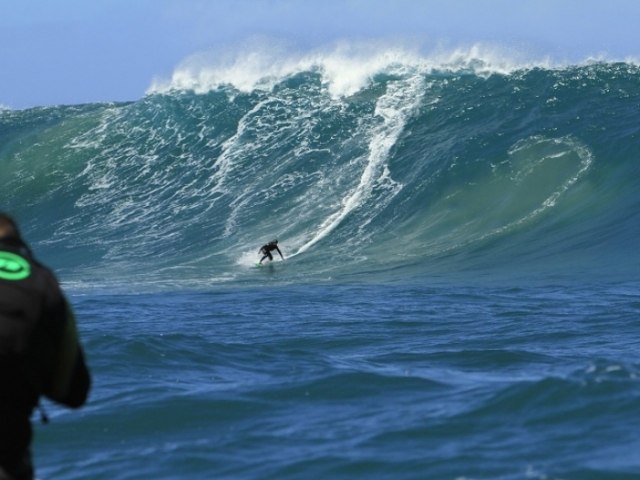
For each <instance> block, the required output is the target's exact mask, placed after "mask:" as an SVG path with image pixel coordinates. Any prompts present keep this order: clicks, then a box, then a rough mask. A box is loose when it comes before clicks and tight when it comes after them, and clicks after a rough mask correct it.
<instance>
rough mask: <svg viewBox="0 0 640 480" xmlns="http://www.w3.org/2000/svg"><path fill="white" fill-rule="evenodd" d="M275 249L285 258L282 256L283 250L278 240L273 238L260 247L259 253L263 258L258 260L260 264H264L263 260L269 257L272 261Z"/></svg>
mask: <svg viewBox="0 0 640 480" xmlns="http://www.w3.org/2000/svg"><path fill="white" fill-rule="evenodd" d="M274 250H275V251H277V252H278V253H279V254H280V258H282V260H284V257H283V256H282V252H281V251H280V249H279V248H278V240H272V241H270V242H269V243H267V244H266V245H263V246H262V247H261V248H260V250H259V253H261V254H262V258H261V259H260V261H259V262H258V265H262V262H263V260H264V259H265V258H268V259H269V261H272V260H273V255H271V252H273V251H274Z"/></svg>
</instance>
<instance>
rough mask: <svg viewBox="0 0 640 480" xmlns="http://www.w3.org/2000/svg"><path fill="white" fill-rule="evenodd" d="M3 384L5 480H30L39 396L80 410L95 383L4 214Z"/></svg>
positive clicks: (57, 304) (66, 308)
mask: <svg viewBox="0 0 640 480" xmlns="http://www.w3.org/2000/svg"><path fill="white" fill-rule="evenodd" d="M0 382H1V383H2V387H1V388H0V480H30V479H32V478H33V475H34V472H33V466H32V463H31V450H30V445H31V437H32V430H31V423H30V417H31V414H32V412H33V410H34V408H35V407H36V406H37V405H38V404H39V399H40V396H41V395H44V396H46V397H47V398H49V399H51V400H53V401H55V402H57V403H59V404H62V405H65V406H67V407H70V408H78V407H80V406H81V405H83V404H84V403H85V402H86V400H87V395H88V393H89V389H90V386H91V377H90V374H89V370H88V368H87V365H86V363H85V360H84V354H83V352H82V348H81V347H80V344H79V341H78V337H77V332H76V325H75V319H74V315H73V312H72V311H71V307H70V305H69V303H68V302H67V300H66V298H65V296H64V294H63V293H62V291H61V289H60V286H59V285H58V282H57V280H56V278H55V276H54V274H53V273H52V272H51V270H49V269H48V268H47V267H45V266H44V265H42V264H41V263H39V262H38V261H37V260H36V259H35V258H34V257H33V254H32V253H31V250H30V249H29V247H28V246H27V244H26V243H25V242H24V241H23V240H22V238H21V236H20V232H19V230H18V226H17V224H16V222H15V221H14V220H13V219H12V218H11V217H10V216H9V215H7V214H5V213H2V212H0ZM41 413H42V415H43V422H46V416H45V415H44V413H43V412H42V410H41Z"/></svg>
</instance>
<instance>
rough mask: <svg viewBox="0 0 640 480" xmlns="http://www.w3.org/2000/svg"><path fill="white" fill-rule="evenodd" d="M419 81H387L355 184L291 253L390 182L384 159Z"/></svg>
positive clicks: (417, 95) (418, 93)
mask: <svg viewBox="0 0 640 480" xmlns="http://www.w3.org/2000/svg"><path fill="white" fill-rule="evenodd" d="M422 85H423V83H422V79H421V78H420V77H419V76H414V77H412V78H410V79H408V80H398V81H395V82H390V83H389V84H388V85H387V91H386V92H385V94H384V95H382V96H381V97H380V98H379V99H378V102H377V104H376V110H375V114H376V115H377V116H380V117H382V118H383V120H384V121H383V123H382V124H381V125H380V126H379V127H377V128H376V129H375V131H374V132H373V135H372V138H371V141H370V142H369V154H368V157H367V163H366V166H365V168H364V170H363V171H362V174H361V176H360V181H359V182H358V185H357V186H356V187H355V188H354V189H353V190H352V191H351V192H350V193H349V194H348V195H347V196H345V197H344V199H343V200H342V205H341V206H340V208H339V209H338V210H337V211H336V212H334V213H333V214H332V215H330V216H329V217H328V218H326V219H325V221H324V222H323V223H322V224H321V225H320V226H319V228H318V229H317V230H316V232H315V233H314V235H313V237H312V238H311V239H310V240H308V241H307V242H306V243H304V244H303V245H302V246H301V247H300V248H299V249H298V250H297V251H296V252H295V253H294V254H292V255H291V256H295V255H298V254H299V253H303V252H305V251H307V250H308V249H309V248H311V247H312V246H313V245H315V244H316V243H318V242H319V241H320V240H322V239H323V238H325V237H326V236H327V235H329V233H331V232H332V231H333V230H334V229H335V228H336V227H337V226H338V225H340V223H341V222H342V221H343V220H344V219H345V218H346V217H347V216H348V215H349V214H350V213H351V212H353V211H354V210H355V209H357V208H358V207H360V206H361V205H362V204H363V203H364V202H366V200H367V199H368V198H369V196H370V195H371V192H372V190H373V188H374V186H375V184H376V182H378V181H386V182H387V183H389V182H393V180H392V179H391V178H390V176H389V170H388V168H387V167H386V161H387V159H388V157H389V151H390V150H391V148H392V147H393V145H394V144H395V143H396V141H397V139H398V137H399V136H400V133H401V132H402V130H403V128H404V126H405V124H406V121H407V119H408V118H409V116H410V115H411V113H412V111H413V109H414V108H415V107H416V106H417V105H418V104H420V102H421V99H422V92H423V91H424V90H423V89H422V88H421V87H422ZM393 183H395V182H393ZM395 185H396V188H392V189H391V192H390V193H391V195H390V197H393V196H394V195H395V194H396V193H397V192H398V191H399V190H400V189H401V188H402V187H401V185H399V184H395ZM388 200H390V198H388ZM379 203H380V202H379Z"/></svg>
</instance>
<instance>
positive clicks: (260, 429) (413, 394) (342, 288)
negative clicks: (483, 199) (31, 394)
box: [36, 284, 640, 479]
mask: <svg viewBox="0 0 640 480" xmlns="http://www.w3.org/2000/svg"><path fill="white" fill-rule="evenodd" d="M74 300H75V304H76V307H77V310H78V314H79V316H80V318H82V319H83V321H82V334H83V338H84V339H85V343H86V348H87V351H88V354H89V355H88V356H89V361H90V363H91V365H92V368H93V372H94V375H95V378H96V385H95V389H94V393H93V396H92V400H91V402H90V404H89V406H88V407H87V408H85V409H84V410H83V411H82V413H80V414H77V413H75V412H74V413H69V412H66V411H62V410H57V409H55V408H53V407H52V410H51V412H50V413H51V414H52V417H53V418H52V422H51V424H49V425H47V426H40V427H38V428H37V441H36V458H37V462H38V464H39V465H40V474H41V476H42V478H78V479H80V478H96V479H100V478H105V479H106V478H131V479H133V478H274V479H275V478H278V479H282V478H345V479H347V478H406V479H418V478H438V479H439V478H442V479H456V478H492V479H503V478H504V479H513V478H537V479H538V478H539V479H542V478H563V479H566V478H575V479H600V478H601V479H626V478H629V479H630V478H635V477H637V474H638V472H639V471H640V470H639V469H640V463H639V461H638V456H637V455H636V452H637V449H638V446H639V445H638V439H637V438H638V437H637V429H636V426H637V424H638V421H639V420H640V401H639V400H640V382H639V379H638V374H639V373H640V362H639V358H638V349H637V338H638V335H639V334H640V331H639V330H640V326H639V325H640V324H639V323H638V321H637V320H638V314H639V313H640V294H638V285H637V284H635V285H617V286H609V287H607V288H603V287H592V286H583V287H562V286H546V287H532V288H508V287H493V288H485V287H479V286H477V285H476V286H469V287H463V286H461V285H428V284H425V285H412V286H388V287H383V286H371V285H366V286H363V285H323V286H284V287H281V288H268V287H265V288H253V289H235V288H234V289H229V290H226V289H222V290H220V289H211V291H207V292H193V293H182V294H171V295H158V294H146V295H98V296H95V295H89V296H79V297H75V298H74Z"/></svg>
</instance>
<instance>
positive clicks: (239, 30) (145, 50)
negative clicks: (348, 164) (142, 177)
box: [0, 0, 640, 108]
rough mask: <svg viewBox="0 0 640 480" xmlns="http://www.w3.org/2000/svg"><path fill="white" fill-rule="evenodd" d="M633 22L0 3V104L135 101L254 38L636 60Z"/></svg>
mask: <svg viewBox="0 0 640 480" xmlns="http://www.w3.org/2000/svg"><path fill="white" fill-rule="evenodd" d="M639 20H640V1H638V0H606V1H605V0H446V1H444V0H321V1H320V0H55V1H53V0H0V106H6V107H10V108H27V107H31V106H40V105H54V104H77V103H86V102H98V101H123V100H136V99H139V98H141V97H143V96H144V94H145V91H146V90H147V89H148V88H149V86H150V85H151V83H152V81H153V79H154V78H157V77H169V76H170V75H171V73H172V71H173V70H174V68H176V67H177V66H178V65H179V64H180V62H181V61H183V60H184V59H185V58H186V57H188V56H190V55H192V54H196V53H198V52H201V51H207V50H210V49H215V50H217V51H220V50H221V49H222V50H223V49H224V48H226V47H229V48H232V47H233V46H234V45H236V44H238V43H240V42H242V41H244V40H246V39H247V38H251V37H253V36H256V35H258V36H261V37H264V38H273V39H275V40H278V41H285V42H287V43H289V44H291V45H294V46H295V47H296V48H298V49H300V50H305V49H312V48H316V47H319V46H323V45H328V44H331V43H332V42H336V41H339V40H340V41H342V40H347V41H348V40H352V39H353V40H370V39H371V40H379V39H383V40H384V39H391V40H393V39H400V40H402V39H411V40H412V41H419V42H420V43H421V45H422V46H423V47H422V48H424V49H428V48H429V47H430V46H431V47H433V46H435V45H437V44H445V45H448V46H450V47H451V48H455V47H458V46H469V45H473V44H475V43H478V42H479V43H489V44H493V45H497V46H502V47H506V48H513V49H516V50H518V51H520V52H522V53H523V54H524V55H526V56H531V57H532V58H539V57H545V56H547V57H551V58H553V59H555V60H558V61H566V62H571V63H580V62H582V61H584V60H585V59H587V58H589V57H597V58H601V59H605V60H611V61H616V60H632V61H637V60H638V59H639V58H640V28H638V21H639Z"/></svg>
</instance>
